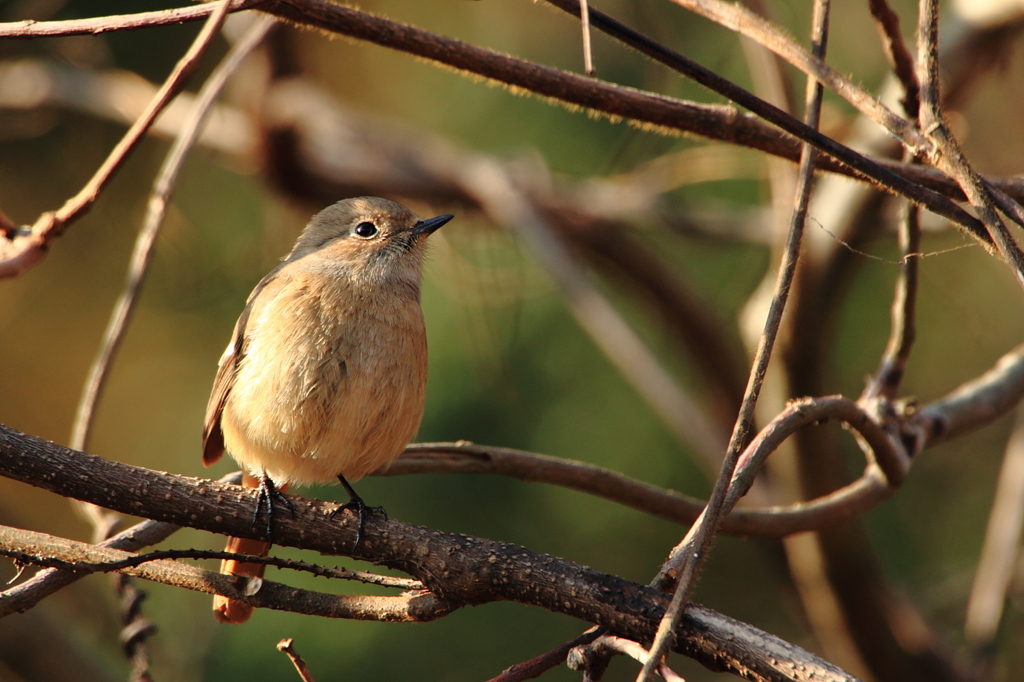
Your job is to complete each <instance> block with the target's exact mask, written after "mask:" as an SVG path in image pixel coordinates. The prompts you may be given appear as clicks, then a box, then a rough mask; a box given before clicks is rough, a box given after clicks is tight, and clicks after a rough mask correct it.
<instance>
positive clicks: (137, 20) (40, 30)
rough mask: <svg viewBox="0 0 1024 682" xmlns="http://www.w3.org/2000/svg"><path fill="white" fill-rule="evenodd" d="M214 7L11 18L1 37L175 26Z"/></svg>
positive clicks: (248, 1)
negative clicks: (85, 16)
mask: <svg viewBox="0 0 1024 682" xmlns="http://www.w3.org/2000/svg"><path fill="white" fill-rule="evenodd" d="M266 1H267V0H231V6H230V7H229V8H228V11H229V12H238V11H241V10H244V9H251V8H254V7H258V6H260V5H261V4H263V3H264V2H266ZM213 10H214V8H213V7H211V6H209V5H190V6H188V7H176V8H174V9H164V10H159V11H156V12H140V13H138V14H121V15H113V16H106V17H95V18H93V19H70V20H65V21H34V20H31V19H29V20H26V21H14V22H10V23H0V38H21V39H30V38H53V37H57V36H82V35H85V36H95V35H100V34H102V33H109V32H111V31H125V30H127V31H135V30H137V29H140V28H149V27H151V26H169V25H177V24H181V23H184V22H187V21H196V20H197V19H203V18H204V17H207V16H209V15H210V13H211V12H212V11H213Z"/></svg>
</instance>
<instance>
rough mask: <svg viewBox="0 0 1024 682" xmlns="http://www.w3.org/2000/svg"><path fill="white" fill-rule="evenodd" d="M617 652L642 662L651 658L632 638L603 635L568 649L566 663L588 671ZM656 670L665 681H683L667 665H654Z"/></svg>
mask: <svg viewBox="0 0 1024 682" xmlns="http://www.w3.org/2000/svg"><path fill="white" fill-rule="evenodd" d="M617 654H625V655H626V656H629V657H631V658H633V659H635V660H637V661H640V662H641V663H644V664H646V663H647V662H648V661H649V660H650V659H651V654H650V652H648V651H647V650H646V649H644V648H643V647H642V646H640V645H639V644H638V643H636V642H634V641H633V640H631V639H625V638H623V637H616V636H614V635H603V636H601V637H599V638H598V639H597V640H596V641H594V643H593V644H591V645H590V646H585V647H577V648H576V649H574V650H572V651H570V652H569V659H568V664H569V667H570V668H572V669H573V670H583V671H587V672H589V671H590V670H591V668H592V666H593V665H594V664H595V663H596V664H597V665H598V666H600V665H602V664H604V663H605V660H606V659H607V657H608V656H611V655H617ZM656 672H657V673H658V674H659V675H661V677H662V678H663V679H665V680H666V681H667V682H684V680H683V678H682V677H680V676H679V675H677V674H676V673H675V672H674V671H673V670H672V669H671V668H669V667H668V666H667V665H664V664H661V665H658V666H656Z"/></svg>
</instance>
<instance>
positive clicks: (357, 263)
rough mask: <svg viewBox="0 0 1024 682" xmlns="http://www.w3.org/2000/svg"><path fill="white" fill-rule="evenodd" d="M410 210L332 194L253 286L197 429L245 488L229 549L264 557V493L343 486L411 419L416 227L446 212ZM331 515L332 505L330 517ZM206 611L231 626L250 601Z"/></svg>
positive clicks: (421, 387) (374, 461)
mask: <svg viewBox="0 0 1024 682" xmlns="http://www.w3.org/2000/svg"><path fill="white" fill-rule="evenodd" d="M452 217H453V216H451V215H440V216H437V217H436V218H430V219H428V220H421V219H419V218H418V217H417V216H416V214H414V213H413V212H412V211H410V210H409V209H408V208H406V207H405V206H402V205H401V204H398V203H396V202H394V201H390V200H388V199H381V198H378V197H355V198H351V199H345V200H343V201H339V202H337V203H335V204H333V205H331V206H328V207H327V208H325V209H323V210H322V211H320V212H319V213H317V214H316V215H315V216H313V217H312V219H310V221H309V224H308V225H307V226H306V227H305V229H304V230H303V231H302V233H301V234H300V235H299V237H298V240H297V241H296V243H295V246H294V247H293V248H292V250H291V252H290V253H289V254H288V255H287V256H286V257H285V258H284V259H283V260H282V262H281V263H280V265H278V266H277V267H275V268H274V269H273V270H271V271H270V273H269V274H267V276H266V277H264V278H263V279H262V280H261V281H260V282H259V284H257V285H256V288H255V289H253V291H252V293H251V294H250V295H249V297H248V300H247V301H246V304H245V307H244V309H243V310H242V313H241V315H240V316H239V318H238V322H237V323H236V324H235V328H234V333H233V335H232V337H231V341H230V342H229V343H228V346H227V349H226V350H225V351H224V354H223V355H222V356H221V358H220V362H219V363H218V369H217V375H216V378H215V379H214V382H213V389H212V391H211V393H210V400H209V402H208V404H207V408H206V419H205V425H204V428H203V463H204V464H205V465H206V466H210V465H212V464H213V463H215V462H217V461H218V460H219V459H220V458H221V457H222V456H223V454H224V452H225V451H226V452H228V453H229V454H230V455H231V456H232V457H233V458H234V459H235V460H236V461H237V462H238V463H239V464H240V465H241V467H242V469H243V477H242V485H244V486H246V487H250V488H256V489H257V491H258V493H257V502H256V509H255V511H254V513H253V528H254V529H255V527H256V523H257V519H258V517H259V513H260V509H261V507H262V506H263V505H264V504H265V505H266V509H267V526H266V537H267V541H263V540H253V539H248V538H237V537H231V538H229V541H228V545H227V550H226V551H228V552H233V553H239V554H250V555H258V556H266V555H267V554H268V552H269V550H270V541H271V540H272V536H271V521H272V517H273V505H274V502H275V500H278V501H281V502H283V503H284V504H285V505H286V506H287V507H288V508H289V509H290V503H289V502H288V501H287V499H286V498H284V497H283V495H282V493H283V492H284V491H286V490H288V488H289V487H290V486H292V485H293V484H296V485H306V484H311V483H325V482H333V481H335V480H337V481H340V482H341V484H342V485H343V486H344V488H345V490H346V492H347V493H348V494H349V502H348V503H346V504H345V505H342V506H340V507H338V509H336V510H335V513H336V512H337V511H339V510H341V509H351V510H352V511H353V512H355V513H356V514H357V515H358V527H357V528H358V530H357V535H356V539H355V545H356V546H358V544H359V541H360V538H361V534H362V530H363V523H364V518H365V514H366V513H367V511H377V510H379V511H383V510H381V509H379V508H369V507H367V506H366V505H365V503H364V502H363V500H362V498H360V497H359V496H358V495H357V494H356V493H355V491H354V490H353V489H352V486H351V485H350V483H351V482H354V481H358V480H359V479H360V478H361V477H363V476H365V475H366V474H368V473H370V472H372V471H375V470H377V469H380V468H381V467H383V466H385V465H387V464H389V463H390V462H391V461H393V460H394V459H395V458H396V457H398V455H399V454H401V452H402V450H403V449H404V448H405V446H406V445H407V444H408V443H409V441H410V440H411V439H412V438H413V436H415V434H416V432H417V430H418V429H419V425H420V421H421V419H422V417H423V409H424V395H425V391H426V379H427V340H426V328H425V324H424V319H423V311H422V309H421V307H420V286H421V281H422V264H423V258H424V253H425V250H426V241H427V237H428V236H429V235H430V234H432V233H433V232H434V231H435V230H437V229H438V228H439V227H441V226H442V225H444V224H445V223H447V222H448V221H449V220H451V219H452ZM332 516H333V514H332ZM263 569H264V565H263V564H255V563H251V562H248V563H247V562H240V561H234V560H225V561H224V562H222V564H221V572H222V573H227V574H230V575H237V576H247V577H261V576H262V575H263ZM213 609H214V617H215V618H216V619H217V620H218V621H219V622H221V623H243V622H245V621H246V620H248V619H249V617H250V616H251V615H252V611H253V607H252V606H251V605H249V604H248V603H246V602H244V601H240V600H236V599H230V598H228V597H223V596H220V595H217V596H215V598H214V604H213Z"/></svg>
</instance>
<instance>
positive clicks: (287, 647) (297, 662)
mask: <svg viewBox="0 0 1024 682" xmlns="http://www.w3.org/2000/svg"><path fill="white" fill-rule="evenodd" d="M293 644H294V642H293V641H292V638H291V637H289V638H288V639H282V640H281V641H280V642H278V643H277V650H278V651H283V652H284V653H285V654H286V655H287V656H288V658H290V659H291V661H292V665H294V666H295V669H296V670H298V671H299V677H301V678H302V682H316V681H315V680H314V679H313V675H312V673H310V672H309V668H308V667H307V666H306V661H304V660H303V659H302V656H299V652H298V651H296V650H295V647H294V646H293Z"/></svg>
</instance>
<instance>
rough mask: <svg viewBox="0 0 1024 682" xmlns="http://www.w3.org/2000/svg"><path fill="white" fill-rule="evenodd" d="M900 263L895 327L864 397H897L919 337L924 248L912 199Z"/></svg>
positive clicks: (904, 218)
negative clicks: (918, 316)
mask: <svg viewBox="0 0 1024 682" xmlns="http://www.w3.org/2000/svg"><path fill="white" fill-rule="evenodd" d="M899 239H900V256H901V257H900V261H899V262H900V265H899V268H900V270H899V274H898V275H897V276H896V293H895V296H894V297H893V301H892V313H891V318H892V329H891V331H890V333H889V342H888V344H887V345H886V348H885V353H884V355H883V356H882V361H881V365H880V367H879V369H878V371H877V372H876V373H875V376H874V377H873V378H872V380H871V382H870V384H869V385H868V387H867V389H865V392H864V398H866V399H869V400H870V399H876V398H884V399H885V400H894V399H895V398H896V394H897V392H898V391H899V387H900V383H901V382H902V380H903V376H904V374H905V373H906V369H907V360H908V359H909V358H910V351H911V349H912V348H913V345H914V339H915V337H916V334H917V332H916V325H915V318H916V315H917V282H918V270H919V268H920V259H919V258H917V257H916V254H918V253H919V252H920V249H921V224H920V213H919V209H918V208H917V206H914V205H912V204H910V203H909V202H907V203H905V204H904V205H903V209H902V215H901V216H900V224H899Z"/></svg>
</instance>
